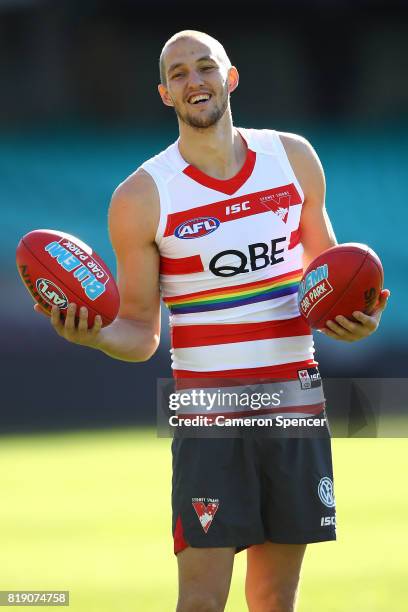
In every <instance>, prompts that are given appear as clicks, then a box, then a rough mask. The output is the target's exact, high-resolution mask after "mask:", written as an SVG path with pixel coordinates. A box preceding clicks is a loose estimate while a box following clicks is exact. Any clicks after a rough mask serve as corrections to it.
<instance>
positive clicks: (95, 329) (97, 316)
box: [92, 315, 102, 335]
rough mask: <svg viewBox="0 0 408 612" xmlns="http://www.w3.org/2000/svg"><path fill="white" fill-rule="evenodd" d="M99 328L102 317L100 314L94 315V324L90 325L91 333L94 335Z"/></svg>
mask: <svg viewBox="0 0 408 612" xmlns="http://www.w3.org/2000/svg"><path fill="white" fill-rule="evenodd" d="M101 328H102V317H101V315H96V317H95V320H94V324H93V327H92V333H93V334H95V335H96V334H98V333H99V332H100V331H101Z"/></svg>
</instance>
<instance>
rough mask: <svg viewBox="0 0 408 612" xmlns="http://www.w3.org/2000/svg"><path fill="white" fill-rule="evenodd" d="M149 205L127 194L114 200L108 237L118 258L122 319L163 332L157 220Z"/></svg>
mask: <svg viewBox="0 0 408 612" xmlns="http://www.w3.org/2000/svg"><path fill="white" fill-rule="evenodd" d="M148 204H149V202H148V201H147V202H143V201H141V202H139V201H138V198H137V197H136V198H133V197H131V196H129V195H128V194H125V195H123V194H122V193H119V194H118V195H115V194H114V196H113V198H112V201H111V205H110V208H109V235H110V239H111V242H112V246H113V249H114V251H115V255H116V268H117V283H118V288H119V294H120V310H119V317H122V318H125V319H132V320H136V321H139V322H142V323H146V324H148V325H150V326H151V327H152V328H153V329H154V331H155V332H156V333H159V331H160V289H159V265H160V257H159V252H158V249H157V246H156V244H155V242H154V234H155V218H154V214H153V213H154V211H153V207H149V205H148Z"/></svg>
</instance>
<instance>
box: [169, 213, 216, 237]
mask: <svg viewBox="0 0 408 612" xmlns="http://www.w3.org/2000/svg"><path fill="white" fill-rule="evenodd" d="M219 226H220V220H219V219H217V218H216V217H197V218H196V219H190V220H189V221H184V223H181V224H180V225H178V226H177V227H176V229H175V230H174V235H175V236H176V238H182V239H183V240H186V239H187V240H191V239H192V238H202V237H203V236H207V235H208V234H211V233H212V232H215V230H216V229H217V228H218V227H219Z"/></svg>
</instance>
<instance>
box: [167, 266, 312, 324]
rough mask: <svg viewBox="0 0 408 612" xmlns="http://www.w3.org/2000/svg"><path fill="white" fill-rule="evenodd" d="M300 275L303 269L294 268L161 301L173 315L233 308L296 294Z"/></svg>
mask: <svg viewBox="0 0 408 612" xmlns="http://www.w3.org/2000/svg"><path fill="white" fill-rule="evenodd" d="M302 274H303V271H302V270H294V271H293V272H288V273H287V274H282V275H280V276H275V277H274V278H270V279H267V280H262V281H256V282H255V283H246V284H243V285H234V286H233V287H223V288H220V289H213V290H208V291H199V292H198V293H189V294H187V295H181V296H177V297H168V298H164V302H165V304H166V305H167V307H168V308H169V310H170V312H171V313H172V314H184V313H189V312H205V311H208V310H222V309H224V308H234V307H235V306H243V305H244V304H253V303H255V302H262V301H264V300H272V299H275V298H278V297H283V296H285V295H291V294H293V293H296V292H297V291H298V287H299V283H300V280H301V278H302Z"/></svg>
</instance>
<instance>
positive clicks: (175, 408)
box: [157, 369, 408, 438]
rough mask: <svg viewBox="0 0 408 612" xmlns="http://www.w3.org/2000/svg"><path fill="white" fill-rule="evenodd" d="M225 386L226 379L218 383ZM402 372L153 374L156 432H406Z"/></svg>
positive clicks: (406, 390) (406, 386)
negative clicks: (281, 376)
mask: <svg viewBox="0 0 408 612" xmlns="http://www.w3.org/2000/svg"><path fill="white" fill-rule="evenodd" d="M226 385H228V386H226ZM407 398H408V379H402V378H398V379H396V378H394V379H390V378H387V379H378V378H377V379H374V378H335V379H333V378H328V379H325V380H324V384H322V381H321V379H320V375H319V374H318V372H316V371H315V370H313V369H308V370H300V371H299V376H298V378H297V379H296V380H286V381H282V380H280V381H268V382H263V383H254V382H253V381H250V380H237V379H234V381H231V382H225V381H224V382H223V383H222V384H220V382H219V379H218V380H216V379H208V380H207V379H205V380H203V379H197V380H192V379H190V380H187V379H184V380H182V381H180V380H177V381H176V383H175V381H174V380H173V379H160V380H159V381H158V388H157V400H158V401H157V430H158V435H159V436H160V437H173V436H186V437H231V436H232V437H241V436H242V435H246V434H247V433H249V434H250V435H252V432H253V431H256V432H257V433H259V434H260V435H267V436H273V437H276V436H283V437H326V436H328V435H329V436H331V437H350V438H351V437H364V438H377V437H387V438H391V437H408V399H407Z"/></svg>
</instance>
